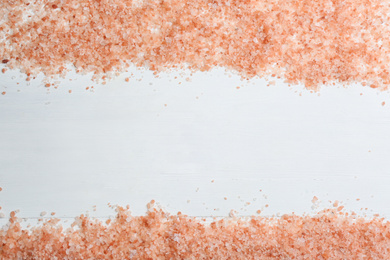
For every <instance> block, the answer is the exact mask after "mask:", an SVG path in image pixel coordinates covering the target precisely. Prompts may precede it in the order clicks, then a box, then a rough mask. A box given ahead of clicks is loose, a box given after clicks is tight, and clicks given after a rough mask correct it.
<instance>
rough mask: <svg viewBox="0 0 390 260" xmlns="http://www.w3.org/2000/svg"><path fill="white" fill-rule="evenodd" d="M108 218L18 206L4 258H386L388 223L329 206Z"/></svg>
mask: <svg viewBox="0 0 390 260" xmlns="http://www.w3.org/2000/svg"><path fill="white" fill-rule="evenodd" d="M148 207H149V210H148V212H147V214H146V215H145V216H138V217H135V216H131V214H130V212H129V211H128V209H127V208H122V207H118V208H117V212H118V214H117V216H116V218H115V219H113V220H107V221H106V223H105V224H103V223H102V222H101V221H98V220H96V219H95V220H94V219H90V218H88V217H86V216H84V215H81V216H80V217H78V218H76V220H75V222H74V223H73V224H72V227H73V228H71V229H67V230H64V229H63V228H62V226H61V225H60V224H59V220H58V219H50V220H47V221H45V222H44V223H43V225H42V226H37V227H33V228H31V229H29V230H28V229H23V228H22V227H21V224H20V221H21V220H20V219H18V218H17V216H16V214H15V212H12V213H11V217H10V219H9V226H8V229H6V230H2V231H0V245H1V246H0V258H1V259H389V258H390V223H389V222H388V221H384V219H383V218H379V217H374V218H372V219H365V218H360V217H357V216H356V215H350V216H349V215H348V214H346V213H341V212H339V211H337V210H333V209H329V210H324V211H321V212H319V213H318V214H317V215H315V216H297V215H283V216H282V217H280V218H265V217H251V218H250V219H240V218H226V219H221V220H216V221H213V222H212V223H211V224H206V223H205V222H204V221H202V220H199V219H196V218H193V217H188V216H186V215H183V214H181V213H178V214H177V215H170V214H168V213H166V212H163V211H162V210H157V209H155V208H154V207H153V203H151V204H149V205H148Z"/></svg>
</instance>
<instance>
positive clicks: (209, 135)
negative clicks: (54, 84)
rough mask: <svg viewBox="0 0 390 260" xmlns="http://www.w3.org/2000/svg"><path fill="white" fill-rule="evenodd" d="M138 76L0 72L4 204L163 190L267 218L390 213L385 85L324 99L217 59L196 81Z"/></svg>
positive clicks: (328, 90) (154, 195)
mask: <svg viewBox="0 0 390 260" xmlns="http://www.w3.org/2000/svg"><path fill="white" fill-rule="evenodd" d="M133 73H134V74H135V75H136V77H135V79H134V78H133V79H130V82H125V80H124V78H125V77H127V76H128V75H129V74H124V75H122V76H120V77H118V78H116V79H115V80H113V81H110V82H108V83H107V85H104V86H103V85H97V84H94V83H93V82H91V81H89V78H88V77H87V76H75V75H74V74H72V75H70V78H72V79H73V80H72V81H69V80H64V81H63V82H62V83H61V85H60V87H59V88H58V89H53V88H51V89H50V90H47V89H46V88H45V87H44V85H43V84H42V83H41V81H40V80H36V81H32V82H30V85H27V82H25V81H24V80H23V79H21V78H20V77H22V75H21V74H18V73H17V72H7V73H6V74H2V75H0V77H1V82H0V92H2V91H6V95H0V186H1V187H2V188H3V191H1V192H0V206H1V207H2V208H3V209H2V211H1V212H3V213H4V214H5V215H6V216H8V214H9V212H10V211H11V210H16V209H19V210H20V213H19V216H20V217H25V218H31V219H34V218H38V217H39V215H40V212H42V211H46V212H52V211H54V212H56V213H57V214H56V216H57V217H61V218H64V219H65V218H73V217H75V216H78V215H80V214H82V213H85V212H86V211H89V212H90V214H91V216H95V217H102V218H105V217H108V216H110V215H114V214H115V212H114V211H113V210H112V209H109V208H108V207H107V203H111V204H120V205H127V204H129V205H130V207H131V210H132V212H133V214H134V215H142V214H144V213H145V211H146V207H145V206H146V204H147V203H148V202H149V201H150V200H152V199H154V200H156V201H158V202H159V203H160V204H161V205H162V206H163V207H164V208H165V209H166V210H168V211H169V212H171V213H176V212H177V211H181V212H183V213H186V214H188V215H191V216H227V215H228V214H229V211H230V210H231V209H234V210H237V211H238V214H239V215H253V214H255V212H256V211H257V210H258V209H261V210H263V211H262V215H264V216H269V215H273V214H277V213H281V214H283V213H291V212H295V213H299V214H302V213H304V212H306V213H310V212H313V211H316V210H318V209H321V208H324V207H329V206H330V205H331V203H329V201H334V200H339V201H343V205H345V206H346V209H347V210H348V211H351V210H355V211H357V212H358V213H360V214H364V213H365V212H367V214H372V213H379V214H381V215H382V216H385V217H389V216H390V206H389V205H390V204H389V201H390V191H389V189H390V100H389V93H387V92H382V93H381V92H379V91H377V90H373V89H369V88H362V87H360V86H354V87H350V88H347V89H346V88H342V87H341V88H339V87H324V88H322V89H321V91H320V96H318V94H317V93H310V92H309V91H307V90H304V89H303V87H302V86H293V87H288V86H287V85H285V84H283V83H282V82H277V84H276V86H270V87H267V86H266V85H267V84H266V82H265V81H264V80H259V79H257V80H251V81H249V82H244V81H241V80H240V78H239V77H238V76H234V75H233V76H229V75H227V74H225V73H224V72H223V71H222V70H215V71H213V72H209V73H196V74H194V75H193V76H192V77H191V81H186V78H187V77H188V75H182V76H179V78H178V79H174V77H175V75H176V74H178V73H171V74H170V75H166V74H162V75H161V76H160V78H157V79H156V78H154V77H153V75H152V73H150V72H142V71H136V70H133ZM140 78H142V80H141V81H138V80H136V79H140ZM17 82H19V83H20V84H19V85H18V84H17ZM179 82H181V84H179ZM92 85H93V86H95V87H94V92H91V91H87V90H86V89H85V88H86V87H87V86H92ZM237 86H240V89H237V88H236V87H237ZM70 89H71V90H72V93H71V94H70V93H68V90H70ZM296 91H298V93H296ZM300 92H302V96H300V95H299V93H300ZM360 93H363V95H360ZM382 101H388V105H385V106H382V105H381V103H382ZM260 190H262V191H260ZM313 196H317V197H318V198H319V199H320V201H321V203H320V205H319V206H320V207H319V208H317V209H314V210H313V209H312V208H311V207H312V202H311V200H312V198H313ZM225 197H226V200H225V199H224V198H225ZM356 199H360V200H359V201H357V200H356ZM267 204H268V205H269V207H265V205H267ZM94 205H96V206H97V207H96V208H97V211H96V212H94V211H92V209H93V206H94ZM366 207H367V208H368V209H369V210H368V211H364V210H363V211H360V208H366ZM6 222H7V219H2V220H1V222H0V224H4V223H6Z"/></svg>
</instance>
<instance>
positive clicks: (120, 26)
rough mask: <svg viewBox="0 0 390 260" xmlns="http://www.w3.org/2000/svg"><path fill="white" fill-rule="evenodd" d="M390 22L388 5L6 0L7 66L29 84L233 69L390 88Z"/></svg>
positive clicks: (296, 80)
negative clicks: (78, 75) (71, 70)
mask: <svg viewBox="0 0 390 260" xmlns="http://www.w3.org/2000/svg"><path fill="white" fill-rule="evenodd" d="M389 14H390V2H389V1H386V0H302V1H296V0H283V1H282V0H276V1H275V0H99V1H96V0H61V1H60V0H13V1H0V17H1V21H0V39H1V41H0V60H1V61H2V63H4V64H5V65H6V66H7V67H9V68H12V69H15V68H19V69H21V71H22V72H25V73H26V74H27V75H29V76H31V75H35V74H37V73H39V72H43V73H44V74H45V75H46V76H50V75H56V74H63V73H65V72H66V66H67V65H69V64H73V65H74V66H75V68H76V70H77V71H79V72H94V73H96V74H97V75H102V74H105V73H109V72H114V71H123V70H125V69H126V68H127V67H128V66H129V65H130V64H134V65H136V66H138V67H147V68H149V69H150V70H152V71H156V72H160V71H165V70H167V69H175V68H189V69H191V70H194V71H197V70H200V71H205V70H210V69H212V68H214V67H224V68H226V69H228V70H232V71H236V72H238V73H239V74H240V75H242V76H243V77H245V78H251V77H255V76H260V77H264V76H265V77H268V76H273V77H280V78H283V79H285V81H286V82H287V83H291V84H304V85H306V86H307V87H309V88H316V87H318V86H321V85H323V84H325V85H326V84H334V83H341V84H350V83H355V82H357V83H361V84H363V85H369V86H371V87H373V88H379V89H387V88H388V86H389V84H390V77H389V71H390V37H388V36H389V35H390V15H389Z"/></svg>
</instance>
